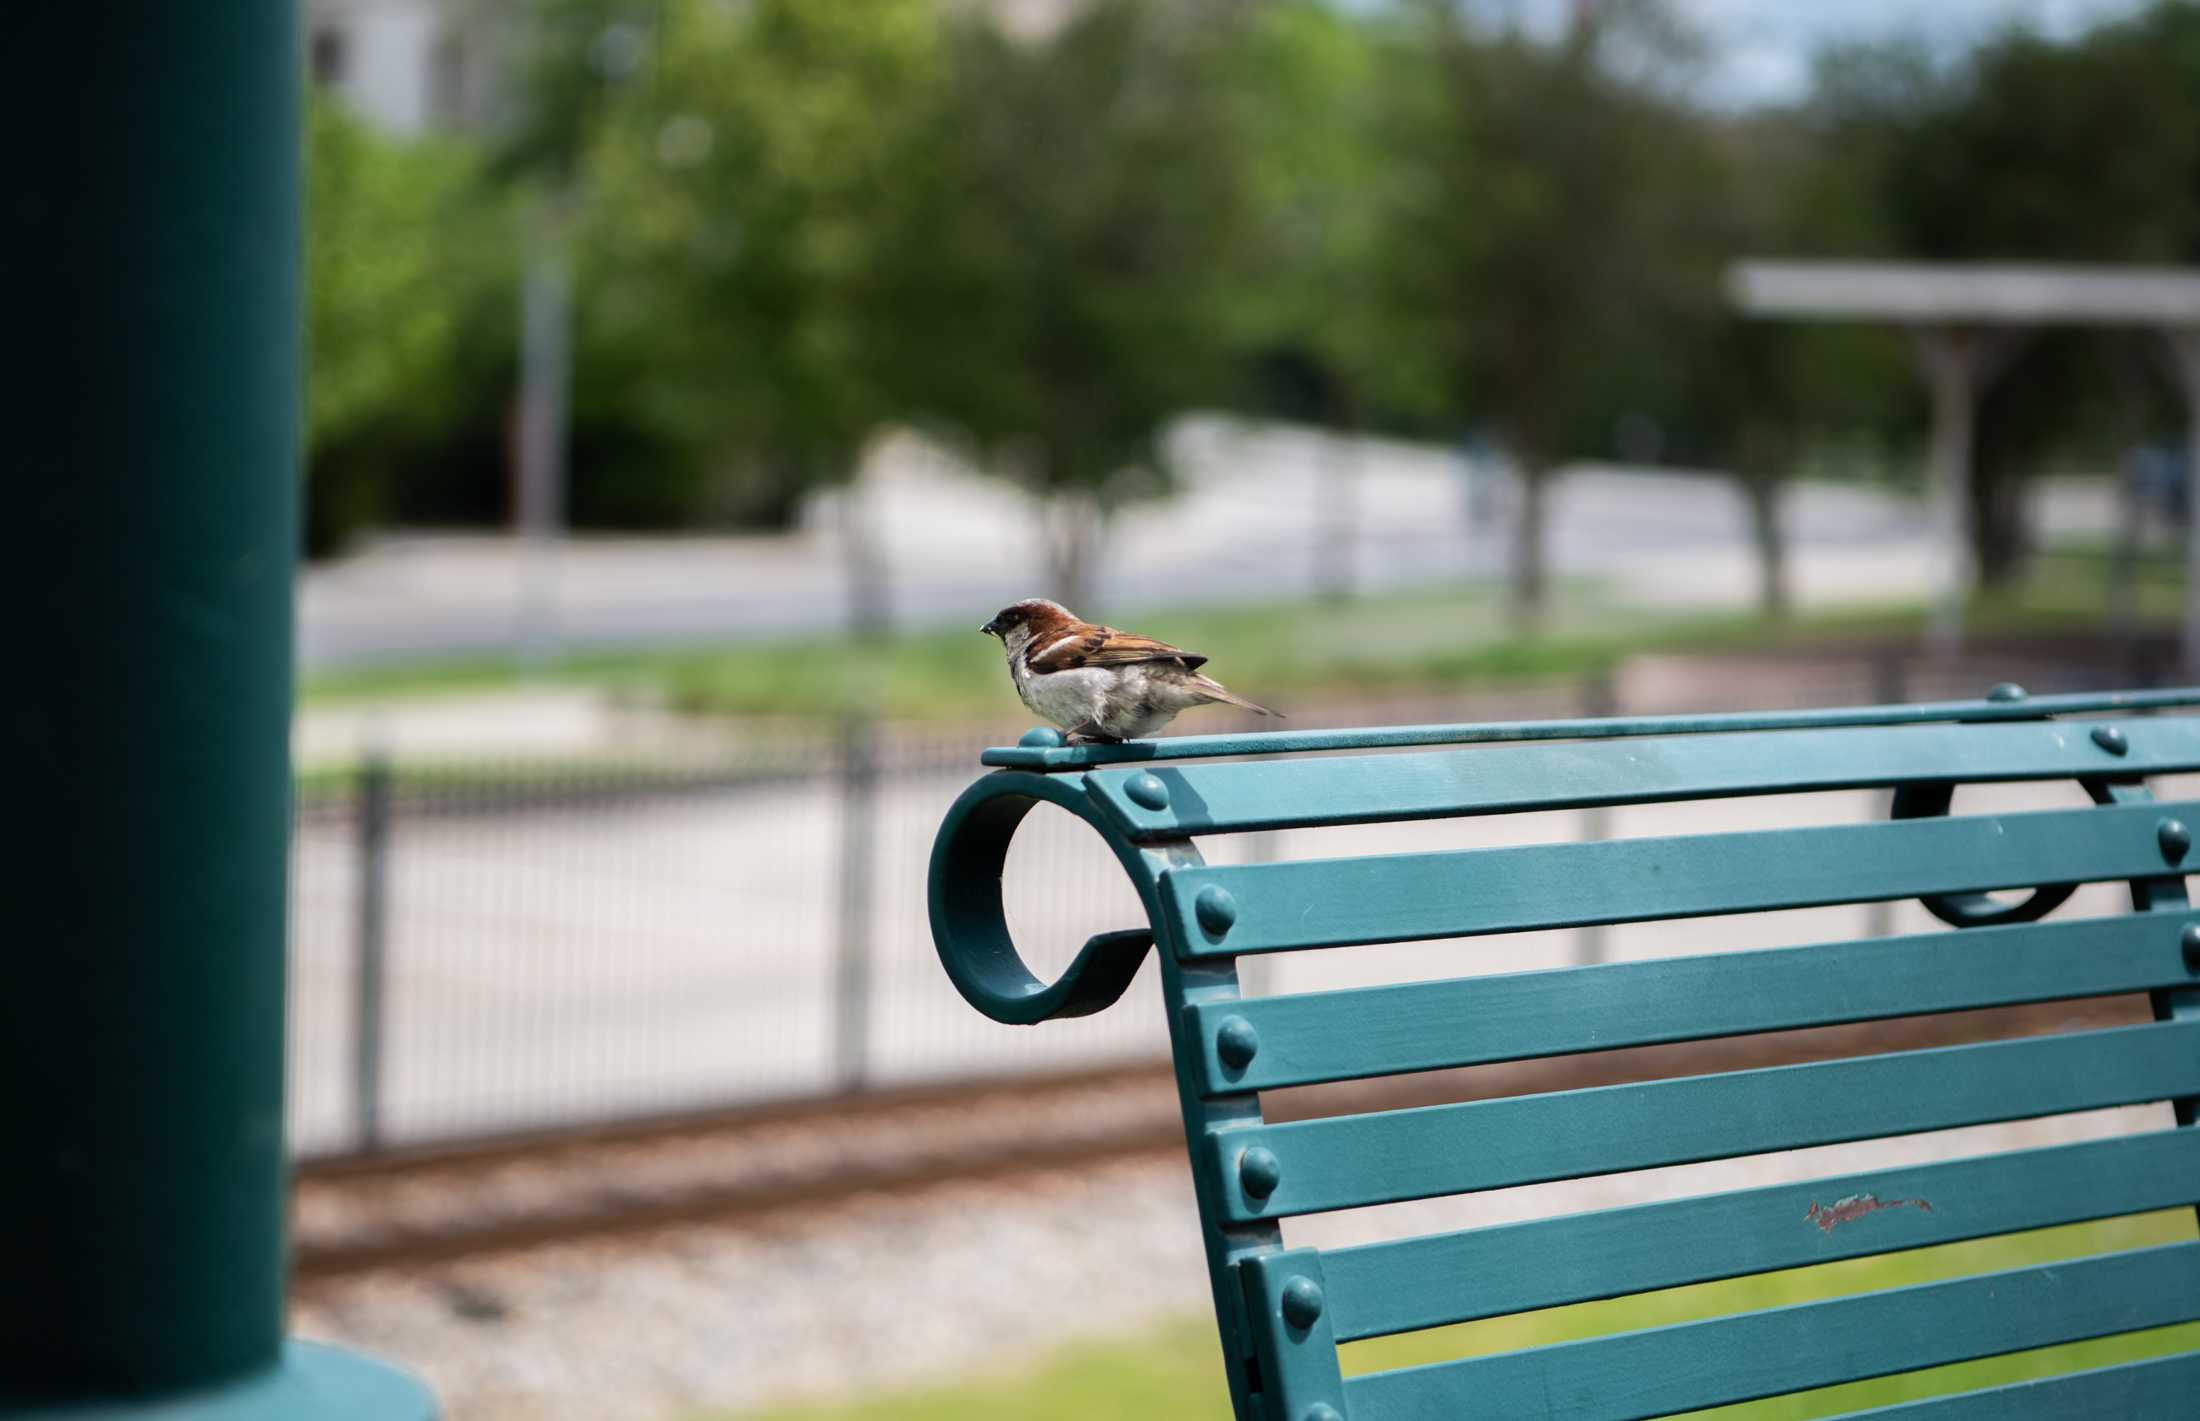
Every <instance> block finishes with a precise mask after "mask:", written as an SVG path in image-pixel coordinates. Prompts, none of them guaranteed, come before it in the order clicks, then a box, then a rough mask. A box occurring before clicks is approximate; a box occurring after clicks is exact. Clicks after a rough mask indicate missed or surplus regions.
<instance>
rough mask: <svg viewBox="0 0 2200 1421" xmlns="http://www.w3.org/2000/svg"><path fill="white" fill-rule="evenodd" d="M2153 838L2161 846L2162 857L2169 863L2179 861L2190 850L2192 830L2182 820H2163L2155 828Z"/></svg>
mask: <svg viewBox="0 0 2200 1421" xmlns="http://www.w3.org/2000/svg"><path fill="white" fill-rule="evenodd" d="M2154 838H2155V841H2156V842H2157V843H2159V844H2160V845H2161V846H2162V857H2163V858H2165V859H2168V860H2169V861H2170V862H2171V863H2177V862H2179V861H2181V860H2182V859H2183V858H2184V857H2185V854H2186V853H2187V852H2188V851H2189V850H2190V849H2191V848H2192V830H2190V829H2187V828H2186V827H2185V821H2184V820H2182V819H2164V820H2163V821H2162V822H2161V823H2160V824H2159V825H2157V826H2156V827H2155V830H2154Z"/></svg>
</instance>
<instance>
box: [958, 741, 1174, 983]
mask: <svg viewBox="0 0 2200 1421" xmlns="http://www.w3.org/2000/svg"><path fill="white" fill-rule="evenodd" d="M1042 800H1044V801H1046V802H1048V803H1051V804H1056V805H1060V806H1061V807H1062V808H1064V809H1066V810H1068V811H1069V812H1070V813H1072V814H1074V815H1076V816H1077V817H1078V818H1080V819H1082V820H1084V821H1085V822H1086V823H1088V824H1090V825H1092V827H1093V829H1094V830H1095V831H1096V832H1097V833H1099V835H1100V837H1101V838H1102V839H1104V840H1105V841H1106V842H1107V844H1108V846H1109V848H1111V849H1113V850H1114V851H1115V854H1116V857H1117V858H1118V859H1119V860H1121V861H1122V863H1123V865H1124V868H1125V870H1126V871H1127V872H1128V873H1129V874H1130V877H1131V880H1132V881H1133V882H1134V883H1135V884H1137V885H1138V889H1139V896H1140V898H1141V899H1142V900H1143V901H1144V902H1145V904H1146V910H1147V915H1148V926H1145V927H1139V928H1126V929H1123V930H1120V931H1117V932H1107V933H1100V934H1097V935H1095V936H1094V937H1091V938H1089V939H1087V940H1086V942H1085V945H1084V946H1083V947H1082V948H1080V949H1079V950H1078V953H1077V956H1076V958H1075V959H1074V960H1073V961H1072V962H1071V963H1070V965H1069V967H1068V968H1067V969H1066V970H1065V971H1064V972H1063V973H1062V975H1061V976H1060V977H1059V978H1057V979H1056V980H1055V981H1053V982H1051V983H1049V982H1044V981H1041V980H1040V978H1039V977H1038V976H1037V975H1036V974H1034V973H1033V972H1032V970H1031V969H1030V968H1029V967H1028V966H1026V965H1025V964H1024V960H1023V957H1022V955H1021V954H1019V953H1018V952H1017V951H1016V943H1015V940H1014V939H1013V938H1012V937H1011V936H1010V935H1009V931H1008V921H1007V919H1006V917H1005V916H1004V915H1003V913H1002V911H1001V871H1002V869H1003V867H1004V866H1005V865H1006V863H1007V859H1008V845H1009V841H1010V840H1011V839H1013V838H1014V837H1015V836H1016V829H1017V826H1018V825H1020V824H1021V823H1022V822H1023V819H1024V816H1025V815H1026V814H1029V813H1030V812H1031V811H1032V809H1033V808H1035V807H1036V806H1037V805H1038V804H1039V803H1040V801H1042ZM1150 878H1151V876H1150V874H1149V873H1148V872H1147V871H1146V865H1145V862H1144V859H1143V858H1142V856H1141V851H1140V850H1139V849H1138V848H1137V847H1136V846H1134V845H1132V844H1131V843H1129V842H1128V841H1127V840H1125V839H1124V838H1123V837H1122V836H1121V835H1120V834H1119V833H1118V832H1117V831H1116V830H1115V829H1114V828H1113V827H1111V826H1110V825H1109V823H1108V822H1107V820H1106V819H1105V818H1103V817H1102V816H1101V814H1100V813H1099V812H1098V811H1097V810H1096V808H1095V807H1094V806H1093V804H1092V802H1091V800H1090V799H1089V798H1088V797H1087V796H1086V794H1085V790H1084V777H1083V776H1082V775H1033V774H1023V773H1019V772H1015V771H1004V772H1002V773H1000V774H994V775H988V776H986V777H985V778H984V779H981V780H979V781H978V782H977V783H976V784H974V785H972V786H971V787H970V788H969V789H967V790H965V791H964V792H963V794H962V797H961V798H959V799H957V800H956V801H955V804H954V807H953V808H951V809H949V810H948V812H947V818H946V821H945V822H944V823H942V824H941V825H940V832H939V837H938V839H936V840H935V841H934V842H933V845H932V864H931V872H930V886H929V890H928V896H929V898H930V906H931V918H932V943H933V946H934V947H935V948H936V949H937V950H938V952H939V955H940V965H941V966H942V967H944V968H945V969H946V970H947V976H948V979H949V980H950V981H952V982H953V983H954V984H955V989H956V990H957V991H959V992H961V993H962V995H963V999H964V1000H965V1001H967V1002H969V1003H970V1004H971V1005H972V1006H974V1007H976V1008H977V1009H978V1010H979V1011H981V1012H983V1013H984V1014H985V1015H987V1016H989V1017H991V1018H992V1019H993V1020H995V1021H999V1022H1005V1023H1007V1024H1009V1025H1011V1026H1031V1025H1036V1024H1037V1023H1039V1022H1042V1021H1049V1020H1052V1019H1053V1018H1055V1017H1067V1016H1090V1015H1092V1014H1093V1013H1095V1012H1098V1011H1102V1010H1105V1009H1106V1008H1107V1007H1109V1006H1112V1005H1114V1003H1115V1001H1116V999H1117V998H1119V997H1121V996H1122V995H1123V993H1124V991H1125V990H1126V989H1127V988H1128V987H1129V986H1130V984H1131V979H1132V978H1133V977H1135V976H1136V975H1137V974H1138V968H1139V965H1140V964H1141V963H1142V962H1144V961H1145V958H1146V952H1147V949H1149V948H1151V947H1152V946H1153V941H1154V935H1153V928H1152V927H1151V921H1152V915H1153V910H1154V904H1153V893H1152V888H1151V881H1150Z"/></svg>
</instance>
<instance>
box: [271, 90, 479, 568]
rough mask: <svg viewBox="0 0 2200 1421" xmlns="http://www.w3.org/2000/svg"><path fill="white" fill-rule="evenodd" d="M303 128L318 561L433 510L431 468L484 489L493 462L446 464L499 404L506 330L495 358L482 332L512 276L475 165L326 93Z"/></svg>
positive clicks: (310, 525)
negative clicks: (382, 125)
mask: <svg viewBox="0 0 2200 1421" xmlns="http://www.w3.org/2000/svg"><path fill="white" fill-rule="evenodd" d="M307 125H308V127H307V149H308V151H307V161H306V182H307V189H306V242H305V275H306V297H307V299H306V306H307V362H308V376H307V381H306V446H307V459H306V465H307V470H308V483H307V548H308V550H309V552H311V553H313V554H315V555H321V554H326V553H331V552H334V551H336V550H338V549H339V548H340V547H342V545H343V544H344V543H345V542H346V541H347V540H348V539H349V538H350V537H351V536H352V535H353V534H354V533H355V532H356V531H358V530H359V529H360V528H362V527H365V526H368V525H370V524H373V523H378V522H384V521H387V520H388V519H389V518H391V517H393V516H395V515H397V514H399V513H402V512H406V511H408V510H412V509H415V508H420V507H428V508H431V509H432V508H434V507H435V506H437V500H438V498H439V497H441V496H442V495H441V494H440V493H439V492H438V491H436V490H434V489H432V488H430V487H429V486H428V481H427V479H426V478H425V477H424V474H425V473H426V472H427V471H429V470H432V471H433V472H434V473H435V474H437V475H440V476H442V477H443V478H444V479H445V480H449V479H450V478H451V477H452V476H453V475H454V474H455V475H461V476H463V475H464V474H468V473H470V474H471V475H472V477H473V478H474V479H475V480H476V481H479V480H481V479H482V478H486V479H488V480H490V481H493V479H494V461H493V459H491V460H490V461H488V463H487V465H486V469H487V472H486V474H484V472H483V467H482V466H481V465H479V464H477V465H476V466H475V467H474V468H472V469H471V470H467V471H460V470H457V469H454V468H453V466H452V460H451V458H450V452H451V451H452V450H454V449H457V448H463V447H464V445H465V440H464V437H463V432H464V431H465V429H466V428H467V427H468V425H469V423H470V422H471V421H473V420H474V419H475V418H476V412H477V411H478V410H480V409H482V408H484V407H486V408H488V409H490V410H492V411H493V410H495V409H497V408H499V407H501V404H502V387H501V385H500V383H499V376H498V374H497V371H496V368H495V367H496V366H497V364H498V360H499V352H500V351H502V350H504V349H507V348H508V335H507V334H506V333H508V330H509V327H508V326H498V327H496V328H495V329H496V330H497V331H498V332H499V334H500V337H503V339H504V342H505V343H504V344H501V345H499V344H497V343H496V342H494V341H493V342H492V345H493V346H494V347H495V348H492V349H490V350H486V351H485V350H483V349H482V347H481V344H480V342H479V341H478V340H477V339H476V336H477V333H478V332H479V331H480V329H481V328H482V327H481V324H480V319H481V316H482V313H483V312H484V311H485V310H492V309H495V308H496V307H497V306H498V304H499V303H500V302H502V301H504V300H506V299H508V293H509V291H510V289H511V283H512V280H513V273H512V270H511V266H510V263H509V262H508V261H507V260H506V258H505V256H504V253H505V252H507V251H508V250H509V241H508V239H507V237H506V235H505V233H506V232H507V230H508V224H509V210H508V208H507V206H506V205H505V203H504V202H503V200H502V197H501V195H500V194H499V193H498V192H497V191H496V190H495V189H494V188H493V187H492V186H490V185H488V184H486V183H485V182H484V180H483V177H482V161H481V158H480V155H479V154H477V153H476V152H474V151H473V150H472V149H470V148H468V147H467V146H466V145H464V144H463V143H460V142H457V141H455V140H451V139H444V138H425V139H413V140H400V139H395V138H390V137H387V136H384V135H382V134H380V133H377V132H376V131H374V130H373V129H372V128H371V127H370V126H368V125H367V124H366V123H365V122H363V121H361V120H360V119H358V118H355V117H353V116H352V115H351V114H349V113H347V112H345V111H344V109H343V108H342V107H341V105H340V104H338V103H337V102H336V101H334V100H332V99H330V98H328V97H327V96H325V95H322V94H315V95H314V96H313V98H312V100H311V103H310V106H309V108H308V112H307ZM491 422H492V424H493V422H494V416H493V415H492V417H491Z"/></svg>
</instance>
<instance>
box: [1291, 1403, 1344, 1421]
mask: <svg viewBox="0 0 2200 1421" xmlns="http://www.w3.org/2000/svg"><path fill="white" fill-rule="evenodd" d="M1299 1421H1344V1416H1343V1414H1342V1413H1340V1412H1339V1411H1338V1410H1337V1408H1336V1407H1334V1406H1331V1405H1330V1404H1329V1403H1328V1402H1326V1401H1317V1402H1315V1403H1314V1404H1313V1405H1312V1406H1309V1407H1307V1408H1306V1414H1305V1415H1304V1416H1302V1417H1300V1418H1299Z"/></svg>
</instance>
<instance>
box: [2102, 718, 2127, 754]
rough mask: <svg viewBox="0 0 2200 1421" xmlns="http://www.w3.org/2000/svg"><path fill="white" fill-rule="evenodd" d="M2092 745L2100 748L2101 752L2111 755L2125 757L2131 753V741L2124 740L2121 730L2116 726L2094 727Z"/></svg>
mask: <svg viewBox="0 0 2200 1421" xmlns="http://www.w3.org/2000/svg"><path fill="white" fill-rule="evenodd" d="M2093 743H2094V744H2096V745H2098V746H2100V747H2101V748H2102V749H2103V750H2106V751H2107V752H2108V753H2109V754H2111V755H2127V754H2129V753H2131V741H2130V740H2129V739H2128V738H2126V736H2125V735H2124V732H2123V731H2122V729H2120V728H2119V727H2117V726H2113V725H2096V726H2094V727H2093Z"/></svg>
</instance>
